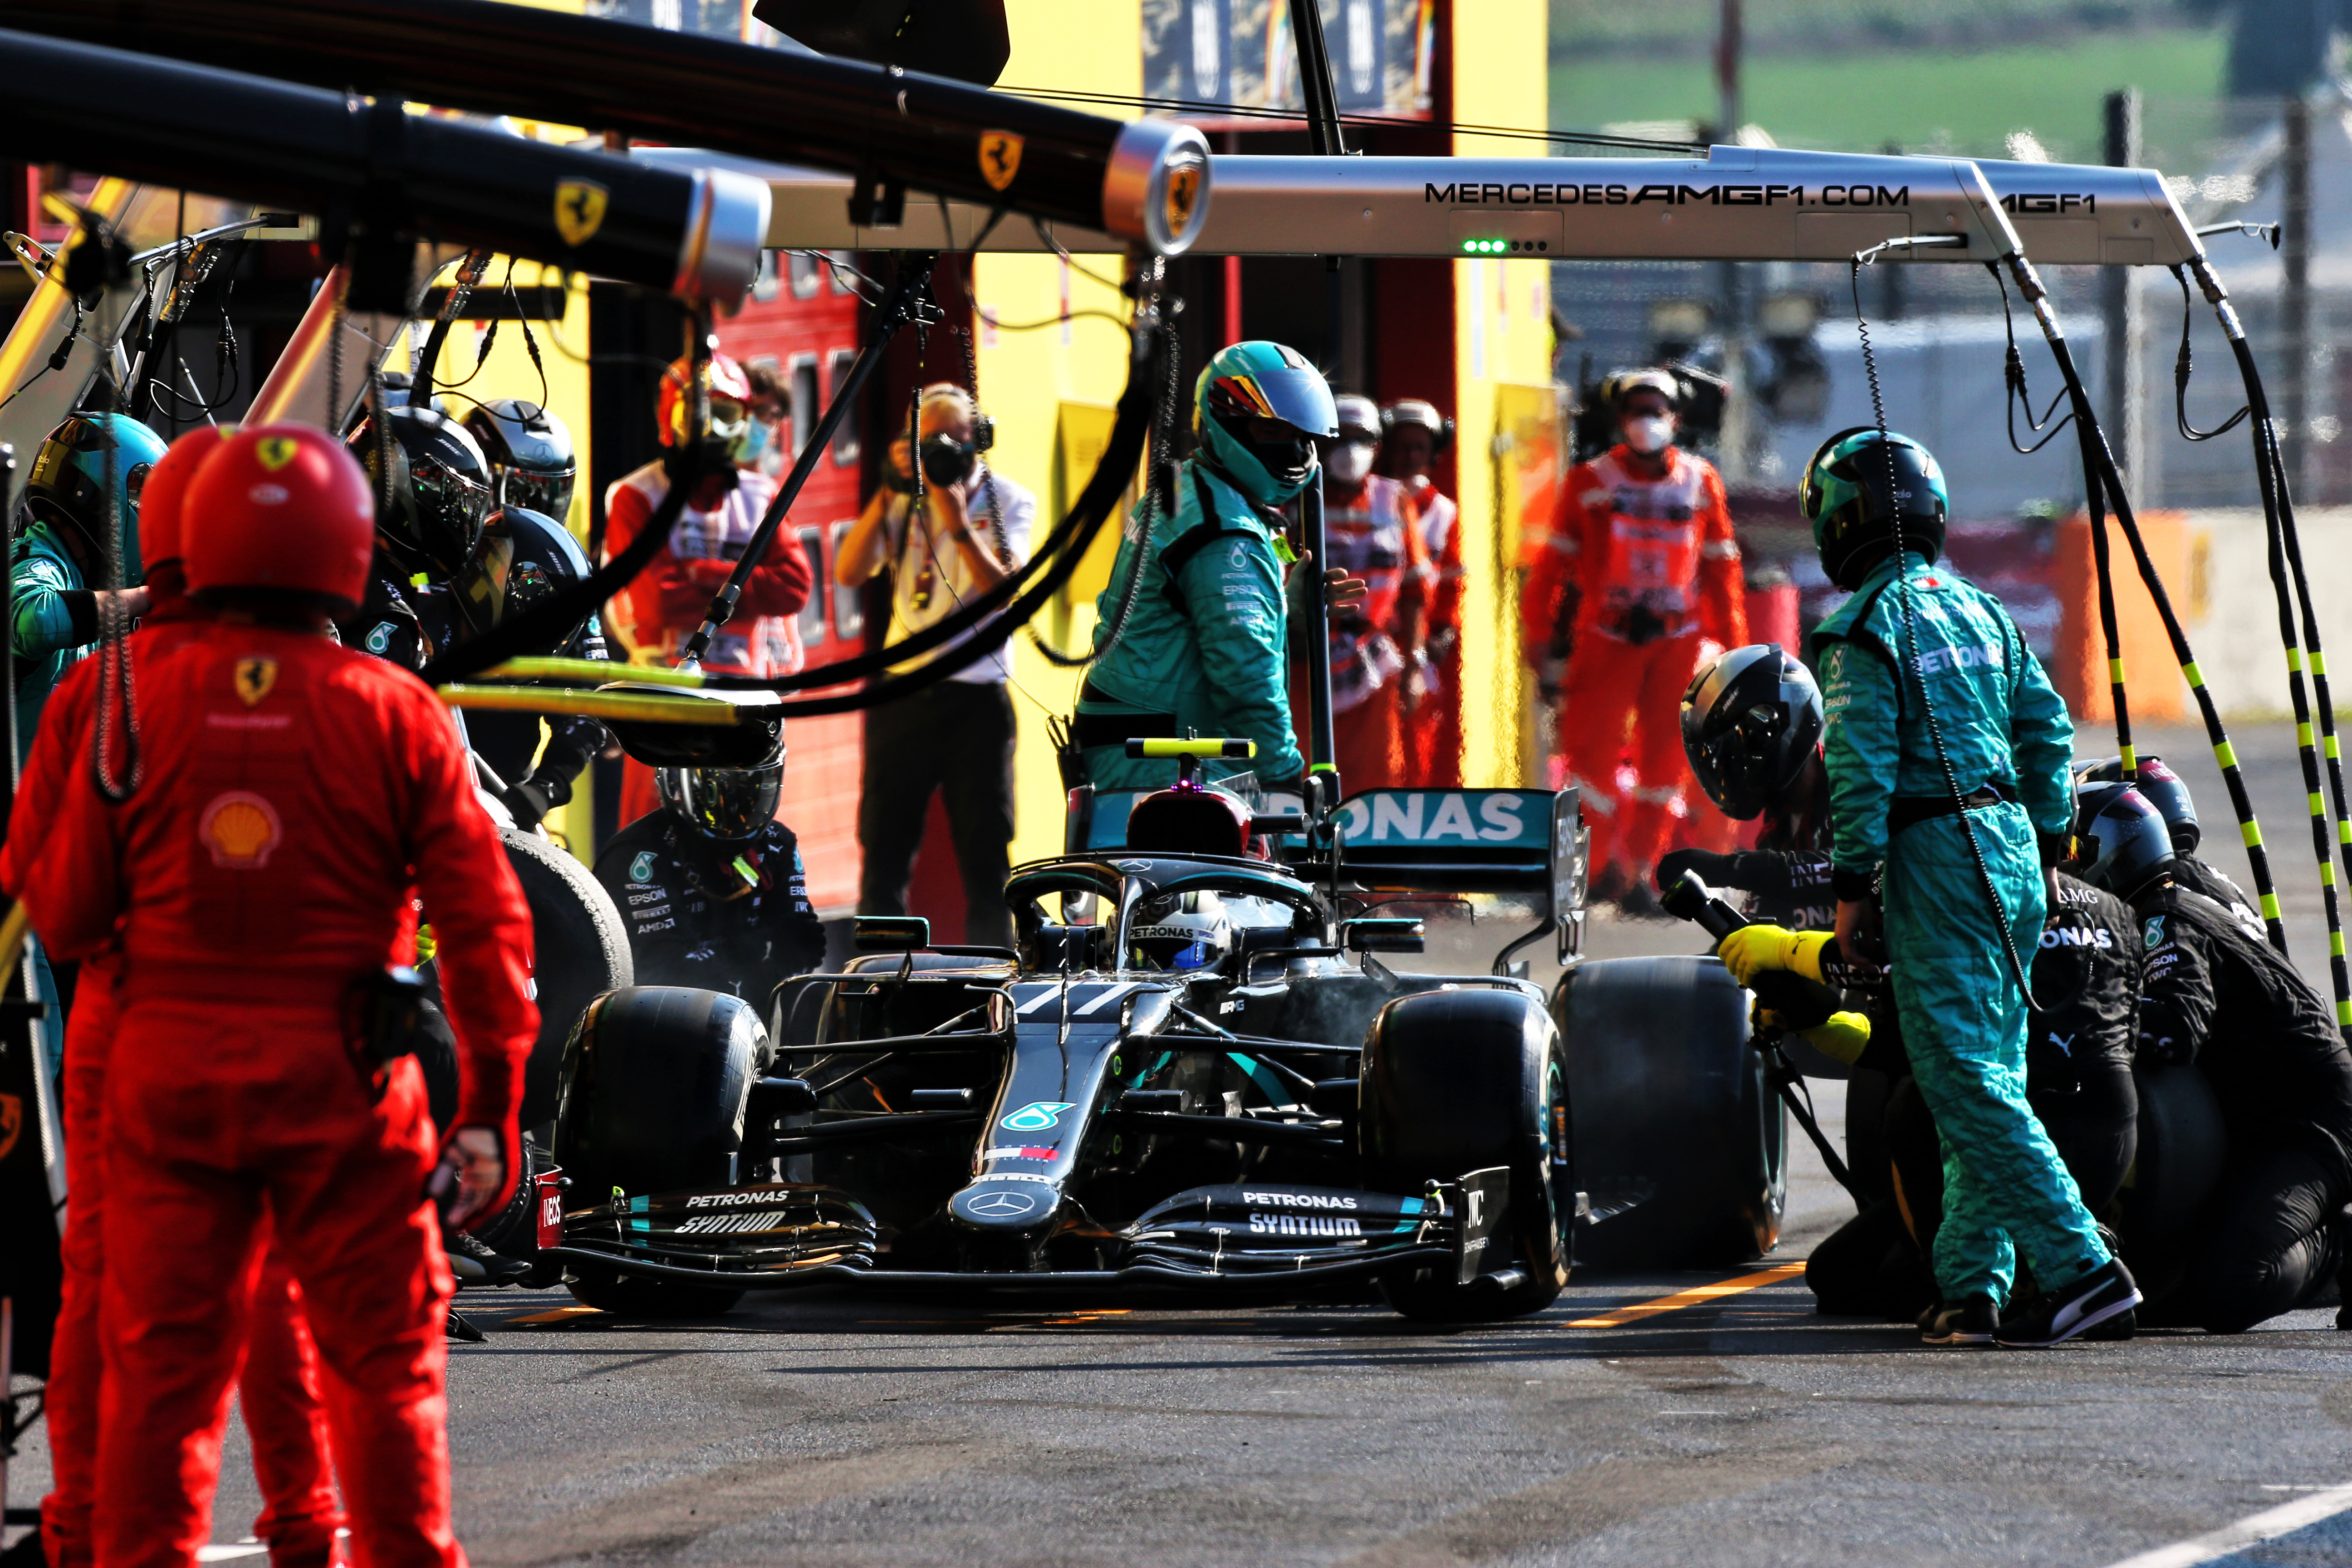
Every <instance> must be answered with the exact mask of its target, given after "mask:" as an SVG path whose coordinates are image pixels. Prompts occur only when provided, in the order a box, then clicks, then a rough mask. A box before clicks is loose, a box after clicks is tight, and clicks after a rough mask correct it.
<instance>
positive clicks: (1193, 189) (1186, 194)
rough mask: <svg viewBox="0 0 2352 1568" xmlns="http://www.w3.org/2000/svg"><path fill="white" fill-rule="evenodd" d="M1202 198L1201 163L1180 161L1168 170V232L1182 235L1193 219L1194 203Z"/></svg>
mask: <svg viewBox="0 0 2352 1568" xmlns="http://www.w3.org/2000/svg"><path fill="white" fill-rule="evenodd" d="M1200 199H1201V165H1200V164H1198V163H1180V164H1178V165H1177V166H1176V167H1175V168H1172V169H1171V170H1169V171H1168V195H1167V198H1166V201H1167V217H1168V232H1169V233H1170V234H1174V235H1181V234H1182V233H1183V232H1184V226H1185V225H1187V224H1189V223H1191V222H1192V204H1193V203H1194V202H1197V201H1199V200H1200Z"/></svg>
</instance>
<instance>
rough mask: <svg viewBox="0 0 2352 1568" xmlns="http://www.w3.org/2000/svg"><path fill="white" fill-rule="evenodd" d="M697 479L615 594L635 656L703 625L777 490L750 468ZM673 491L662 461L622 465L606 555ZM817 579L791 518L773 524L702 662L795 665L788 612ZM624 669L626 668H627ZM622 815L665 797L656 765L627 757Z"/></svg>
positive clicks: (741, 671)
mask: <svg viewBox="0 0 2352 1568" xmlns="http://www.w3.org/2000/svg"><path fill="white" fill-rule="evenodd" d="M735 480H736V482H735V484H734V485H733V486H732V487H731V488H730V487H728V485H727V477H726V476H725V475H723V474H722V475H717V476H714V477H712V478H710V479H705V480H703V481H702V485H701V488H700V489H698V490H696V492H695V493H694V495H693V496H692V497H691V498H690V499H689V500H688V502H687V504H686V508H685V510H682V511H680V512H679V513H678V514H677V521H676V522H675V523H673V524H671V525H670V531H669V542H667V544H665V545H663V546H662V547H661V549H660V550H659V551H657V552H656V553H655V555H654V558H653V560H652V561H651V562H649V563H647V564H646V569H645V570H644V571H643V572H640V573H638V574H637V576H636V581H635V582H633V583H631V584H629V585H628V586H627V587H626V588H624V589H622V590H621V592H620V593H619V594H618V595H615V596H614V600H613V618H614V623H615V629H616V630H618V631H619V632H620V634H621V637H622V638H623V639H624V641H625V643H626V645H627V647H628V649H629V657H630V659H631V661H632V662H633V663H636V664H657V665H661V666H663V667H665V668H667V667H668V666H670V665H673V664H675V663H677V650H678V648H679V647H681V646H683V645H684V643H685V642H686V639H687V638H688V637H691V636H693V635H694V630H695V628H696V627H698V626H700V625H702V617H703V615H704V613H705V612H707V611H708V610H709V608H710V598H711V595H714V594H716V593H718V592H719V589H720V588H722V587H724V586H725V585H726V583H727V574H729V573H730V572H732V571H734V570H735V563H737V562H738V561H740V560H742V559H743V552H744V550H745V549H746V548H747V547H749V545H750V544H751V535H752V534H753V533H755V532H757V531H759V527H760V519H761V517H762V516H764V515H765V514H766V512H767V510H768V503H769V502H770V501H771V500H774V499H775V494H776V483H775V481H774V480H773V479H769V478H768V477H767V476H766V475H765V474H761V473H756V472H754V471H752V470H751V469H748V468H738V469H736V470H735ZM668 494H669V478H668V476H667V475H666V474H664V473H663V472H662V466H661V464H660V463H659V462H652V463H647V464H646V466H645V467H644V468H639V469H637V470H636V471H635V473H631V474H625V475H623V476H622V477H621V478H620V479H615V480H614V482H613V486H612V488H611V489H608V490H606V491H605V492H604V556H605V559H606V560H610V559H612V557H614V556H615V555H618V554H619V553H621V552H623V551H624V550H626V549H627V548H628V547H629V542H630V541H631V540H633V539H635V538H636V536H637V531H638V530H640V529H642V528H644V527H645V525H646V521H648V520H649V519H650V518H651V517H652V516H653V513H654V509H655V508H656V507H657V506H659V505H661V503H662V500H663V499H664V498H665V497H667V495H668ZM812 581H813V579H812V576H811V572H810V567H809V559H808V553H807V552H805V551H803V549H802V548H801V542H800V536H799V535H798V534H797V533H795V532H794V531H793V530H791V529H789V528H780V529H778V530H777V531H776V537H775V539H774V541H773V542H772V543H770V544H769V546H768V552H767V555H766V556H765V557H764V558H763V559H762V560H761V563H760V564H759V565H757V566H755V567H753V568H752V569H751V578H750V580H749V581H747V582H746V583H745V584H743V596H742V598H740V600H738V601H737V602H736V605H735V615H734V618H733V619H731V620H730V621H729V622H728V623H727V624H726V625H725V626H722V627H720V628H719V634H718V635H717V636H716V637H712V638H711V639H710V647H709V651H708V652H707V653H705V654H704V655H703V656H702V668H705V669H709V670H719V671H723V672H725V673H726V674H729V675H756V676H762V677H765V676H776V675H790V674H792V673H793V671H794V670H797V669H798V668H801V664H802V661H803V653H802V649H801V637H800V627H799V626H798V624H797V622H795V620H794V619H793V617H794V616H798V615H799V614H800V613H801V610H802V608H803V606H804V605H807V603H808V601H809V586H810V584H811V582H812ZM624 679H625V677H624ZM621 776H622V785H621V823H622V826H627V825H628V824H630V823H632V822H635V820H636V819H637V818H639V817H640V816H645V815H646V813H647V812H649V811H652V810H654V809H655V808H656V807H657V806H658V805H660V804H661V802H660V801H659V800H658V799H657V798H656V796H655V795H654V779H653V770H652V769H650V768H648V767H646V766H645V765H644V764H643V763H638V762H635V761H634V760H633V761H631V762H630V763H627V764H626V765H625V767H624V769H623V771H622V775H621Z"/></svg>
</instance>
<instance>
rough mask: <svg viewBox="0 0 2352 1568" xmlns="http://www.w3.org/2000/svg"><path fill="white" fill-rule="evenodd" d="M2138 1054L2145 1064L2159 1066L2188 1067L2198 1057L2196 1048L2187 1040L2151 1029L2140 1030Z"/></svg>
mask: <svg viewBox="0 0 2352 1568" xmlns="http://www.w3.org/2000/svg"><path fill="white" fill-rule="evenodd" d="M2137 1056H2138V1058H2139V1060H2140V1061H2141V1062H2142V1063H2143V1064H2145V1065H2147V1066H2148V1067H2159V1068H2169V1067H2186V1066H2188V1065H2189V1063H2190V1062H2193V1061H2195V1060H2196V1059H2197V1052H2196V1049H2195V1048H2194V1047H2192V1046H2191V1045H2190V1044H2189V1042H2188V1041H2187V1040H2184V1039H2181V1038H2179V1037H2177V1036H2173V1035H2159V1034H2157V1033H2156V1032H2155V1031H2153V1030H2150V1029H2142V1030H2141V1031H2140V1032H2139V1049H2138V1051H2137Z"/></svg>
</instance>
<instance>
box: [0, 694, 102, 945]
mask: <svg viewBox="0 0 2352 1568" xmlns="http://www.w3.org/2000/svg"><path fill="white" fill-rule="evenodd" d="M97 673H98V666H97V665H96V664H95V663H93V662H90V661H88V660H85V661H84V662H83V663H82V664H81V665H80V666H78V667H77V668H74V669H73V670H71V671H69V672H68V675H67V677H66V679H64V680H63V681H62V682H60V683H59V685H58V691H57V694H56V696H54V697H53V698H51V699H50V701H49V704H48V706H47V709H46V710H44V711H43V713H42V715H41V728H40V732H39V733H38V735H37V737H36V738H35V739H34V742H33V750H32V753H31V755H29V756H28V757H27V758H26V762H25V771H24V782H23V784H22V785H21V786H20V788H19V791H18V794H17V795H16V807H15V810H14V814H13V816H12V824H13V825H14V826H18V827H20V828H22V829H24V831H21V832H15V833H11V834H10V835H9V836H8V846H7V849H6V852H5V857H0V887H5V889H6V891H7V893H8V896H9V897H11V898H13V899H17V900H22V901H23V902H24V903H25V904H26V905H27V906H28V907H29V912H30V914H31V916H32V921H33V930H34V931H35V932H36V934H37V935H38V936H39V937H40V939H41V945H42V946H43V947H45V948H47V950H48V954H49V956H50V957H51V958H52V959H58V960H65V961H68V962H77V961H79V960H81V959H85V958H89V957H91V956H93V955H94V954H96V953H98V952H102V951H104V949H105V948H106V947H107V946H108V945H109V944H110V943H111V942H113V940H114V931H115V922H116V921H117V920H118V918H119V917H120V916H121V914H122V913H123V912H124V911H125V910H126V908H127V900H126V898H125V896H124V895H125V889H124V888H123V886H122V881H121V838H120V837H119V835H120V834H121V831H122V830H123V828H124V819H125V818H126V817H127V816H128V815H129V814H128V813H127V812H126V811H123V810H120V809H116V808H114V807H111V806H110V805H107V804H106V803H105V802H104V801H102V800H101V799H100V797H99V794H98V791H97V790H96V789H95V788H94V787H93V786H92V784H91V783H90V775H89V766H88V765H87V759H88V757H89V718H88V715H89V707H90V700H91V696H92V694H93V692H94V690H95V687H96V678H97ZM78 763H79V764H81V765H77V764H78Z"/></svg>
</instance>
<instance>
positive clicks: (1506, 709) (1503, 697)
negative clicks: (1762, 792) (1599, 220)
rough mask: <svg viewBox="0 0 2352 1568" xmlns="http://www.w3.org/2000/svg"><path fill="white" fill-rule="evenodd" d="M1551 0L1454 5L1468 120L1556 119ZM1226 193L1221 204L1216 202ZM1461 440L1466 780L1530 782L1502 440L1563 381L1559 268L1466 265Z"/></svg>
mask: <svg viewBox="0 0 2352 1568" xmlns="http://www.w3.org/2000/svg"><path fill="white" fill-rule="evenodd" d="M1544 39H1545V16H1544V5H1543V0H1454V37H1453V44H1454V106H1455V108H1454V115H1455V118H1456V119H1458V120H1470V121H1476V122H1478V123H1480V124H1483V125H1543V124H1546V123H1548V113H1549V104H1548V100H1547V97H1546V90H1545V75H1544V61H1545V47H1544ZM1526 152H1527V143H1525V142H1513V141H1508V140H1506V139H1503V138H1498V137H1491V136H1488V137H1481V136H1472V135H1466V134H1459V133H1457V134H1456V135H1455V136H1454V153H1456V154H1457V155H1461V156H1468V155H1471V154H1474V153H1475V154H1480V155H1485V156H1489V157H1492V156H1503V157H1523V156H1525V155H1526ZM1214 199H1215V198H1214V196H1212V197H1211V200H1214ZM1454 321H1455V325H1454V331H1455V339H1454V398H1455V419H1456V426H1455V444H1454V450H1455V452H1456V453H1458V454H1459V456H1458V458H1457V459H1456V466H1457V468H1458V471H1459V476H1460V489H1461V494H1460V496H1459V498H1458V500H1460V503H1461V507H1462V523H1461V527H1462V564H1463V568H1464V571H1465V574H1466V575H1465V578H1464V583H1465V602H1464V604H1463V606H1462V658H1463V689H1464V690H1465V692H1467V693H1469V694H1470V700H1469V701H1468V703H1467V707H1466V710H1465V713H1464V715H1463V729H1464V742H1465V766H1464V782H1465V783H1467V784H1490V785H1495V784H1522V783H1540V782H1541V781H1540V780H1522V779H1521V778H1520V777H1519V776H1518V773H1519V761H1518V714H1519V707H1520V700H1521V696H1520V680H1521V676H1522V667H1521V664H1520V660H1519V655H1518V631H1517V622H1518V592H1517V569H1516V567H1515V565H1514V564H1513V563H1514V560H1515V558H1516V555H1517V535H1518V520H1517V518H1515V517H1505V516H1503V515H1502V508H1501V506H1500V503H1499V497H1498V493H1497V488H1496V481H1497V477H1498V476H1497V471H1496V470H1497V455H1496V444H1495V436H1496V407H1497V404H1498V402H1499V397H1498V392H1497V389H1498V388H1500V387H1502V386H1506V385H1520V386H1541V385H1544V384H1548V383H1549V381H1550V380H1551V353H1552V338H1551V289H1550V270H1549V264H1548V263H1545V262H1541V261H1503V260H1496V259H1489V258H1483V257H1482V258H1474V259H1468V260H1459V261H1456V262H1454Z"/></svg>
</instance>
